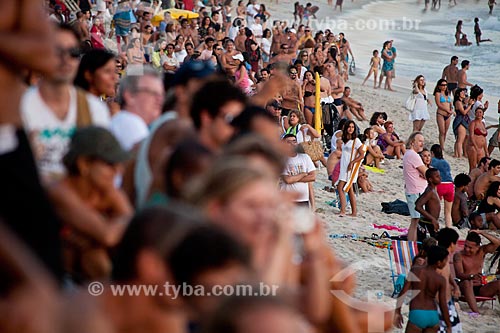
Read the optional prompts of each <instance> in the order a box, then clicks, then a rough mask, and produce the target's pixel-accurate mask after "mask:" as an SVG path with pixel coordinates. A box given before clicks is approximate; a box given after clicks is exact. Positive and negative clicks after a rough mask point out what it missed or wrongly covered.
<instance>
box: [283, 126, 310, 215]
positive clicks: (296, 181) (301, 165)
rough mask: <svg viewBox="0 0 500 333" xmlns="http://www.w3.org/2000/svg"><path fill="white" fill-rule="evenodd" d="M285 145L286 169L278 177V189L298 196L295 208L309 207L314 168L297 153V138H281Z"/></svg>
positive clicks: (308, 159) (303, 156)
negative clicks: (310, 184)
mask: <svg viewBox="0 0 500 333" xmlns="http://www.w3.org/2000/svg"><path fill="white" fill-rule="evenodd" d="M283 142H285V143H286V144H287V155H288V159H287V162H286V168H285V170H284V171H283V173H282V174H281V177H280V189H281V190H282V191H286V192H295V193H298V194H299V196H298V197H297V198H296V199H295V204H296V205H297V206H304V207H308V208H309V207H310V205H311V203H310V201H309V185H308V184H309V183H310V182H314V181H315V180H316V167H315V166H314V163H313V162H312V160H311V158H310V157H309V156H308V155H307V154H299V153H297V138H296V137H295V135H293V134H287V135H285V136H284V137H283Z"/></svg>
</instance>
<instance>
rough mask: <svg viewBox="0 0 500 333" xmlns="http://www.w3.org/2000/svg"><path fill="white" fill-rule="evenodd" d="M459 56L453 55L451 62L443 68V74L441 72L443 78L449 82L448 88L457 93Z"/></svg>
mask: <svg viewBox="0 0 500 333" xmlns="http://www.w3.org/2000/svg"><path fill="white" fill-rule="evenodd" d="M457 65H458V57H457V56H453V57H451V63H450V64H449V65H448V66H446V67H445V68H444V69H443V74H441V78H442V79H445V80H446V82H448V90H449V91H451V92H452V94H454V93H455V90H456V89H457V87H458V67H457Z"/></svg>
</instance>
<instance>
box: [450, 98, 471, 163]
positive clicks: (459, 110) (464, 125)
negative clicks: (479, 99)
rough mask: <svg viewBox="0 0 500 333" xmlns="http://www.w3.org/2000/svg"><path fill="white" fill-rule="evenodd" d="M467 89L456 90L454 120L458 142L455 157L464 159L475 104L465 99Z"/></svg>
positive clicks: (454, 129) (454, 131)
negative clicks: (465, 144) (472, 109)
mask: <svg viewBox="0 0 500 333" xmlns="http://www.w3.org/2000/svg"><path fill="white" fill-rule="evenodd" d="M466 91H467V89H465V88H458V89H457V90H455V96H454V98H453V101H454V102H453V103H454V104H455V113H456V116H455V119H454V120H453V134H455V138H456V142H455V149H454V152H453V157H462V155H463V154H464V148H465V147H464V143H465V142H466V140H467V133H468V130H469V123H470V118H469V111H470V109H471V108H472V105H473V104H474V100H473V99H470V98H466V97H465V93H466Z"/></svg>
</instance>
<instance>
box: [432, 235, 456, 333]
mask: <svg viewBox="0 0 500 333" xmlns="http://www.w3.org/2000/svg"><path fill="white" fill-rule="evenodd" d="M458 237H459V235H458V232H456V231H455V229H452V228H443V229H441V230H440V231H439V233H438V235H437V240H438V246H440V247H442V248H444V249H446V250H448V253H455V249H456V247H457V241H458ZM437 272H438V273H439V274H441V275H442V276H443V277H444V278H445V279H446V299H447V300H448V310H449V315H450V322H451V325H452V327H453V331H454V332H461V331H462V324H460V318H459V317H458V313H457V310H456V308H455V300H458V298H459V297H460V287H459V286H458V284H457V282H456V281H455V269H454V268H453V258H451V256H449V257H448V265H446V266H444V267H443V268H442V269H438V270H437ZM439 319H440V323H439V326H440V327H441V331H444V330H446V322H445V321H444V317H443V315H442V314H441V313H440V315H439Z"/></svg>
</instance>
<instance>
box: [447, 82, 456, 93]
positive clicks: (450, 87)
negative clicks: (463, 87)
mask: <svg viewBox="0 0 500 333" xmlns="http://www.w3.org/2000/svg"><path fill="white" fill-rule="evenodd" d="M457 88H458V83H450V82H448V90H449V91H453V90H455V89H457Z"/></svg>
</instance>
